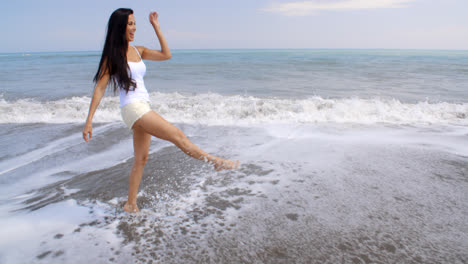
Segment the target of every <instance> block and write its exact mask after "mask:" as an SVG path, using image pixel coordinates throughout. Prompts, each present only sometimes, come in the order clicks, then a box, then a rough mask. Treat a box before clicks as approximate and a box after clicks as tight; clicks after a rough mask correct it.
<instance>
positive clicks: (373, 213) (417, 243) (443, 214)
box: [0, 49, 468, 263]
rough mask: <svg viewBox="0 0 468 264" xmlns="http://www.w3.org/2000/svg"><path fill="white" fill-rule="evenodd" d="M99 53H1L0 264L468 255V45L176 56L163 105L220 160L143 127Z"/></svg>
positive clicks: (161, 67) (151, 70)
mask: <svg viewBox="0 0 468 264" xmlns="http://www.w3.org/2000/svg"><path fill="white" fill-rule="evenodd" d="M99 56H100V52H60V53H29V54H22V53H21V54H2V55H1V56H0V80H1V83H0V113H1V114H0V128H1V132H0V216H1V217H0V262H1V263H83V262H90V263H396V262H399V263H466V262H467V261H468V254H467V253H466V248H468V222H467V221H466V219H468V127H467V125H468V52H467V51H432V50H315V49H313V50H175V51H173V57H172V59H171V60H169V61H164V62H149V61H148V62H147V61H145V64H146V66H147V73H146V76H145V84H146V87H147V88H148V90H149V92H150V98H151V105H152V109H154V110H155V111H156V112H158V113H159V114H160V115H162V116H163V117H164V118H166V119H167V120H168V121H170V122H172V123H174V124H175V125H176V126H177V127H179V128H180V129H182V130H183V131H184V132H185V133H186V135H187V136H188V137H189V138H190V139H191V140H192V141H193V142H194V143H195V144H197V145H198V146H200V147H201V148H202V149H204V150H205V151H207V152H209V153H212V154H215V155H219V156H222V157H226V158H230V159H235V160H240V162H241V166H240V168H239V169H238V170H233V171H223V172H215V171H214V170H213V169H212V168H211V166H209V165H208V164H206V163H204V162H201V161H197V160H193V159H191V158H189V157H188V156H186V155H184V154H183V153H182V152H181V151H180V150H178V149H177V148H176V147H175V146H173V145H172V144H171V143H168V142H165V141H162V140H159V139H156V138H153V139H152V142H151V146H150V155H149V160H148V162H147V164H146V167H145V171H144V174H143V179H142V182H141V185H140V189H139V193H138V205H139V207H140V209H141V212H140V213H138V214H133V215H128V214H126V213H125V212H123V210H122V205H123V203H124V202H125V200H126V198H127V191H128V175H129V172H130V168H131V164H132V162H133V145H132V134H131V132H130V131H128V129H127V128H126V127H125V126H124V124H123V123H122V121H121V117H120V112H119V99H118V96H117V95H116V94H114V93H113V92H112V89H109V90H108V91H107V93H106V96H105V97H104V98H103V100H102V102H101V104H100V106H99V108H98V110H97V112H96V114H95V118H94V123H93V124H94V131H93V138H92V140H91V141H90V142H89V143H85V142H84V141H83V139H82V137H81V130H82V127H83V124H84V121H85V119H86V116H87V113H88V109H89V103H90V100H91V96H92V92H93V88H94V84H93V82H92V78H93V76H94V74H95V72H96V70H97V66H98V62H99V59H100V57H99Z"/></svg>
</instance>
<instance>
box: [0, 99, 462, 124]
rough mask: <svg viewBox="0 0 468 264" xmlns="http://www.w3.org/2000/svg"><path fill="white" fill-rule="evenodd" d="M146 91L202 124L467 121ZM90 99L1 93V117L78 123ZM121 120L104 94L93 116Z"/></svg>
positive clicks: (425, 108)
mask: <svg viewBox="0 0 468 264" xmlns="http://www.w3.org/2000/svg"><path fill="white" fill-rule="evenodd" d="M150 97H151V101H152V109H154V110H155V111H156V112H158V113H159V114H160V115H162V116H163V117H164V118H166V119H168V120H169V121H171V122H183V123H198V124H203V125H242V124H246V125H248V124H264V123H266V124H275V123H317V122H332V123H358V124H373V123H390V124H461V125H464V124H468V103H449V102H439V103H430V102H417V103H406V102H401V101H399V100H397V99H383V98H372V99H363V98H340V99H325V98H322V97H318V96H314V97H309V98H304V99H285V98H262V97H253V96H240V95H235V96H225V95H220V94H215V93H204V94H197V95H186V94H180V93H160V92H155V93H151V94H150ZM90 101H91V99H90V98H89V97H86V96H83V97H72V98H66V99H60V100H55V101H36V100H32V99H19V100H16V101H6V100H4V99H1V100H0V111H1V113H2V115H1V116H0V123H36V122H39V123H77V122H78V123H80V122H84V121H85V119H86V116H87V114H88V109H89V103H90ZM120 120H121V117H120V108H119V99H118V97H116V96H106V97H104V98H103V100H102V101H101V104H100V106H99V108H98V110H97V112H96V114H95V117H94V122H116V121H120Z"/></svg>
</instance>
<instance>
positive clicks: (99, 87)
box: [83, 73, 109, 142]
mask: <svg viewBox="0 0 468 264" xmlns="http://www.w3.org/2000/svg"><path fill="white" fill-rule="evenodd" d="M108 82H109V74H108V73H104V75H103V76H102V77H101V79H99V81H98V82H97V84H96V87H94V93H93V99H91V105H90V106H89V112H88V118H86V123H85V125H84V128H83V139H84V140H85V141H86V142H88V141H89V140H90V139H91V138H92V137H93V126H92V123H93V117H94V113H95V112H96V109H97V107H98V105H99V103H100V102H101V99H102V97H103V96H104V94H105V92H106V87H107V83H108ZM88 135H89V139H88Z"/></svg>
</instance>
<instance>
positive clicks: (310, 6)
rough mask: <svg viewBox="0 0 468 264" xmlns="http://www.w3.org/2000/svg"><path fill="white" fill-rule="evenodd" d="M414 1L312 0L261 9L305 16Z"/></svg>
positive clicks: (399, 6) (392, 6) (390, 6)
mask: <svg viewBox="0 0 468 264" xmlns="http://www.w3.org/2000/svg"><path fill="white" fill-rule="evenodd" d="M414 1H415V0H313V1H303V2H290V3H276V4H272V5H270V6H269V7H267V8H264V9H262V10H263V11H265V12H273V13H280V14H282V15H285V16H306V15H310V14H312V13H313V12H316V11H323V10H353V9H354V10H356V9H376V8H401V7H406V6H407V4H408V3H410V2H414Z"/></svg>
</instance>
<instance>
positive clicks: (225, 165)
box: [214, 159, 239, 171]
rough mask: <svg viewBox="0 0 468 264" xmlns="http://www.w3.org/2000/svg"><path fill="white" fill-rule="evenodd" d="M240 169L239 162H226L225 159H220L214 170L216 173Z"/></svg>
mask: <svg viewBox="0 0 468 264" xmlns="http://www.w3.org/2000/svg"><path fill="white" fill-rule="evenodd" d="M237 167H239V161H238V160H236V161H232V160H225V159H219V160H218V161H216V163H215V165H214V168H215V170H216V171H220V170H230V169H237Z"/></svg>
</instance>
